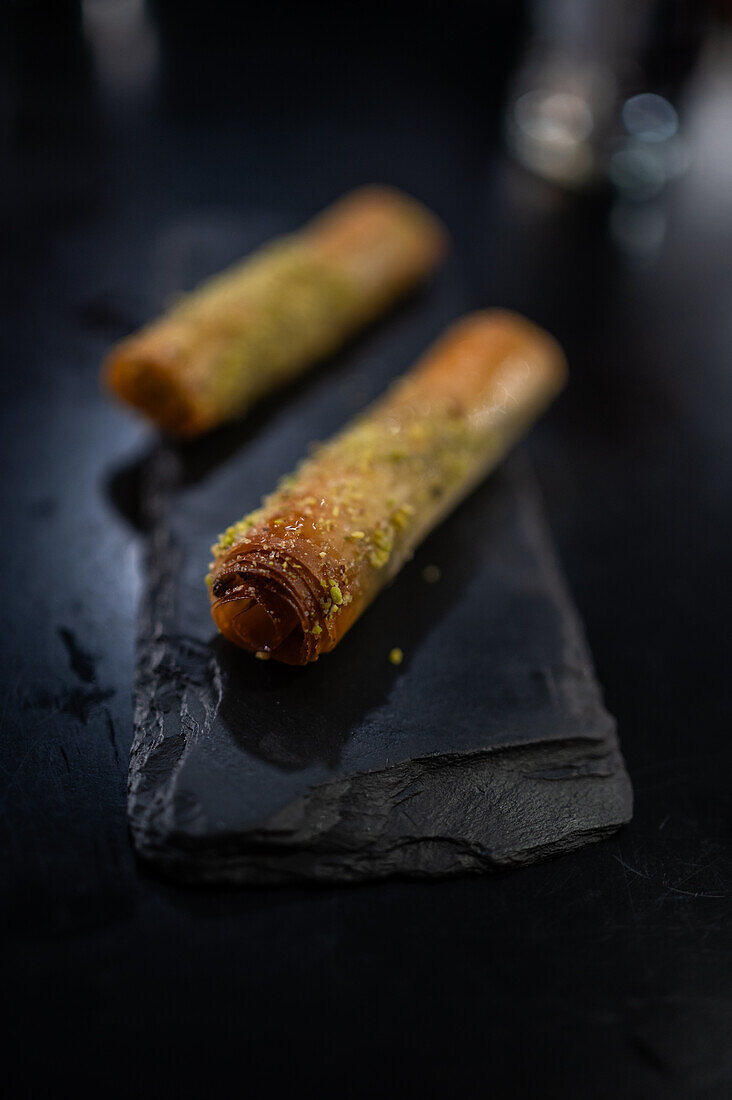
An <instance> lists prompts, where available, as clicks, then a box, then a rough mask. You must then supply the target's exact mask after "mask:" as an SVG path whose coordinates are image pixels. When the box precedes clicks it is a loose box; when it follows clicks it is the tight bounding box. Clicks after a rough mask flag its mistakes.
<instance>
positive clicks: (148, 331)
mask: <svg viewBox="0 0 732 1100" xmlns="http://www.w3.org/2000/svg"><path fill="white" fill-rule="evenodd" d="M444 246H445V237H444V233H443V230H442V228H441V226H440V225H439V224H438V222H437V220H436V218H434V217H433V215H432V214H431V213H430V212H429V211H428V210H426V209H425V208H424V207H423V206H422V205H421V204H420V203H418V202H416V201H415V200H414V199H410V198H408V197H407V196H406V195H402V194H400V192H398V191H395V190H392V189H390V188H386V187H364V188H360V189H359V190H357V191H354V192H352V193H351V194H349V195H346V196H345V198H343V199H341V200H340V201H339V202H337V203H334V205H333V206H331V207H329V208H328V209H327V210H326V211H325V212H324V213H322V214H321V215H320V216H319V217H317V218H314V219H313V220H312V221H311V222H309V223H308V225H306V226H305V227H304V229H302V230H300V232H298V233H293V234H290V235H289V236H284V237H280V238H277V239H276V240H275V241H273V242H271V243H270V244H268V245H266V246H265V247H264V248H261V249H259V250H258V251H257V252H255V253H254V254H253V255H252V256H250V257H248V258H247V259H245V260H243V261H242V262H241V263H239V264H236V265H235V266H234V267H231V268H229V269H228V270H227V271H225V272H224V273H223V274H221V275H218V276H217V277H215V278H213V279H209V280H208V281H207V282H205V283H204V284H203V285H201V286H199V287H198V289H196V290H195V291H193V292H192V293H191V294H188V295H186V296H185V297H183V298H182V300H180V301H179V302H178V303H177V304H175V305H174V306H173V307H172V308H171V309H170V310H168V312H167V313H166V314H165V315H164V316H163V317H161V318H159V319H158V320H156V321H153V322H152V323H151V324H149V325H147V326H146V327H145V328H143V329H141V330H140V331H139V332H137V333H135V334H133V335H132V336H130V337H128V338H127V339H126V340H123V341H122V342H121V343H120V344H118V345H117V347H116V348H114V350H113V351H112V352H111V354H110V356H109V358H108V360H107V363H106V367H105V374H106V379H107V382H108V384H109V386H110V388H111V389H112V390H113V391H114V392H115V393H116V394H117V396H118V397H120V398H122V400H123V401H126V402H127V403H128V404H130V405H132V406H134V407H135V408H136V409H138V410H139V411H140V412H142V413H144V414H145V415H146V416H148V417H150V419H152V420H154V421H155V422H156V423H158V424H159V425H160V426H161V427H162V428H164V429H165V430H166V431H169V432H171V433H173V434H174V435H180V436H195V435H198V434H200V433H201V432H205V431H207V430H208V429H209V428H212V427H213V426H215V425H216V424H220V423H222V422H223V421H227V420H232V419H235V418H237V417H239V416H242V415H243V414H244V413H245V412H247V411H248V409H249V408H250V407H251V405H252V404H253V403H254V402H255V401H256V400H257V399H258V398H259V397H261V396H262V395H263V394H265V393H267V392H269V391H271V390H273V389H275V388H276V387H277V386H279V385H281V384H282V383H284V382H285V381H286V380H287V379H289V378H292V377H294V376H295V375H297V374H300V373H301V372H302V371H304V370H305V369H306V368H307V367H309V366H311V365H312V364H313V363H315V362H316V361H317V360H319V359H322V358H323V357H324V356H326V355H328V354H329V353H330V352H332V351H334V350H335V349H336V348H338V347H340V346H341V345H342V344H343V343H344V342H345V340H346V339H347V338H348V337H349V336H351V335H352V334H353V333H354V332H356V331H357V330H358V329H359V328H361V327H362V326H364V325H365V324H367V323H368V322H369V321H372V320H373V319H374V318H375V317H377V316H378V315H379V314H380V313H382V312H383V311H384V310H385V309H386V308H388V307H389V306H390V305H392V304H393V303H394V301H396V300H397V299H398V298H399V297H400V296H401V295H403V294H404V293H405V292H406V291H407V290H409V289H410V288H411V287H413V286H414V285H416V284H417V283H419V282H420V281H422V280H423V279H424V278H425V277H426V276H427V275H428V274H429V273H430V272H431V271H432V270H433V269H434V268H435V266H436V265H437V263H438V261H439V260H440V258H441V256H442V254H443V252H444Z"/></svg>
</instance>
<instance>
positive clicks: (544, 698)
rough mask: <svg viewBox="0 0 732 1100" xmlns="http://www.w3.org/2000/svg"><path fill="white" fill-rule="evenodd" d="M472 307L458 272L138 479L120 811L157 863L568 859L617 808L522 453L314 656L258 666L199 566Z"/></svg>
mask: <svg viewBox="0 0 732 1100" xmlns="http://www.w3.org/2000/svg"><path fill="white" fill-rule="evenodd" d="M265 221H266V223H267V230H268V231H270V232H271V226H272V220H266V219H265ZM260 235H264V234H262V233H261V230H260ZM256 237H257V234H256V233H254V234H252V233H251V232H249V231H248V230H247V228H246V227H241V226H236V224H231V223H228V222H226V221H223V222H220V223H216V224H215V225H214V226H211V225H208V226H206V225H204V226H201V225H200V224H199V225H197V226H195V227H193V228H192V229H191V228H188V227H185V226H183V227H181V229H180V231H179V238H178V239H177V240H175V241H173V246H172V247H171V241H170V240H168V239H166V241H165V242H164V248H163V249H160V248H159V249H158V255H160V254H161V252H162V255H163V257H164V260H163V263H162V267H161V270H162V271H163V273H165V271H166V263H165V256H166V255H167V256H168V258H170V256H171V255H172V256H173V257H174V260H173V263H172V267H170V268H169V272H168V280H169V283H170V284H171V285H166V277H165V274H164V277H163V279H162V286H163V289H164V290H165V291H166V292H169V291H170V290H173V289H176V287H175V285H174V284H175V282H176V281H177V282H178V285H179V286H183V285H190V284H191V283H192V282H193V281H195V279H196V278H198V277H200V275H201V274H202V273H203V272H202V271H201V267H203V270H204V271H205V270H206V269H209V270H215V269H216V268H217V267H219V266H221V265H222V263H224V262H226V261H227V260H228V259H229V258H231V255H236V254H237V251H244V248H245V246H246V244H247V243H249V244H250V243H252V241H253V240H254V239H256ZM237 244H238V248H237ZM182 257H183V258H184V259H186V260H187V266H186V264H185V263H183V264H182V263H181V258H182ZM191 267H192V268H193V269H194V270H193V271H191ZM467 304H468V295H467V293H466V289H465V286H464V284H463V282H462V280H461V278H460V273H459V271H458V269H457V268H456V266H455V265H454V264H452V265H449V266H448V268H447V269H446V271H445V272H444V273H443V274H442V275H441V276H440V277H439V278H438V279H437V280H436V281H435V283H434V284H433V286H432V287H431V288H429V289H428V290H426V291H425V292H423V293H422V294H421V295H420V296H418V297H417V298H415V299H414V300H413V301H412V302H410V303H408V304H407V305H406V306H405V307H403V309H402V310H400V311H399V312H398V313H397V314H395V315H394V316H392V318H390V319H388V320H387V321H385V322H384V323H383V324H382V325H380V326H378V327H376V328H375V329H374V330H372V331H371V332H370V333H369V334H367V335H366V336H365V337H364V338H363V339H362V340H360V341H359V342H358V343H357V344H355V345H354V346H352V347H351V348H350V349H348V350H347V351H346V352H344V353H343V354H342V355H341V356H339V357H337V360H336V361H334V362H331V363H330V364H327V365H325V366H324V367H323V368H322V369H321V370H320V371H318V372H317V373H316V374H314V375H312V376H311V377H310V378H309V379H305V380H303V381H301V382H300V383H299V384H297V385H296V386H295V387H292V388H291V389H290V390H289V391H287V392H286V393H285V394H283V395H282V396H281V397H280V398H279V399H275V400H273V401H271V402H269V403H268V404H267V405H266V406H265V407H264V408H263V409H260V410H259V411H258V412H257V413H255V414H253V416H252V417H251V418H250V420H249V421H247V422H245V423H244V424H242V425H235V426H233V427H230V428H227V429H225V430H223V431H221V432H219V433H216V434H215V435H213V436H211V437H209V438H208V439H206V440H203V441H201V442H198V443H196V444H194V445H190V446H186V447H175V446H173V445H166V444H160V445H159V446H158V447H156V448H155V449H154V450H153V451H152V453H151V454H150V455H149V456H148V457H147V459H146V460H145V462H144V463H143V464H142V466H141V470H138V471H137V472H138V475H139V474H140V473H141V475H142V476H141V477H139V478H138V480H139V482H140V483H141V484H142V493H141V501H140V506H141V508H140V511H141V515H142V519H143V520H144V521H145V522H146V523H147V525H148V533H147V538H148V553H147V586H146V593H145V596H144V600H143V606H142V613H141V624H140V641H139V660H138V676H137V685H136V730H135V740H134V744H133V748H132V755H131V769H130V784H129V801H128V809H129V817H130V824H131V829H132V834H133V837H134V841H135V844H136V847H137V850H138V852H139V854H140V855H141V856H142V857H144V858H145V859H147V860H151V861H153V862H154V863H155V864H156V865H157V866H158V867H159V868H160V869H161V870H163V871H165V872H167V873H169V874H173V875H175V876H177V877H180V878H184V879H188V880H191V881H207V882H222V881H231V882H252V883H253V882H259V883H279V882H293V881H298V880H300V881H301V880H320V881H356V880H361V879H367V878H373V877H381V876H388V875H395V874H405V875H415V876H428V875H448V874H455V873H460V872H466V871H482V870H486V869H488V868H491V867H497V866H506V865H520V864H524V863H528V862H531V861H533V860H536V859H539V858H542V857H544V856H548V855H551V854H554V853H557V852H562V851H568V850H571V849H572V848H576V847H578V846H580V845H582V844H584V843H587V842H588V841H591V840H597V839H600V838H601V837H603V836H605V835H607V834H608V833H610V832H611V831H613V830H614V829H616V828H617V827H618V826H619V825H621V824H622V823H623V822H625V821H627V820H628V819H629V818H630V815H631V806H632V795H631V789H630V783H629V780H628V777H627V774H626V771H625V767H624V764H623V761H622V757H621V756H620V753H619V750H618V745H617V740H616V735H615V729H614V723H613V720H612V719H611V718H610V716H609V715H608V714H607V712H606V711H605V710H604V708H603V705H602V701H601V697H600V692H599V688H598V685H597V682H596V679H595V676H594V673H593V670H592V665H591V660H590V657H589V653H588V650H587V646H586V644H585V642H584V640H583V635H582V629H581V626H580V623H579V621H578V618H577V615H576V612H575V610H574V608H573V606H572V603H571V600H570V598H569V596H568V594H567V592H566V589H565V586H564V584H563V581H562V579H561V576H560V573H559V571H558V568H557V565H556V563H555V560H554V555H553V551H552V547H551V543H550V540H549V538H548V535H547V532H546V530H545V527H544V524H543V521H542V516H541V506H540V503H539V500H538V495H537V490H536V487H535V484H534V481H533V476H532V473H531V469H530V466H529V463H528V461H527V459H526V458H525V456H524V455H522V454H518V455H516V456H514V457H512V458H511V459H510V460H509V462H508V463H506V465H505V466H504V467H503V468H502V469H501V470H500V471H498V472H497V473H496V474H495V475H494V476H493V477H491V478H490V479H489V480H488V482H487V483H486V484H485V485H483V486H482V487H481V488H480V489H479V490H478V491H477V492H476V493H474V494H473V496H472V497H471V498H470V499H469V500H468V501H466V502H465V503H464V504H463V505H462V506H461V507H460V508H459V509H458V511H457V512H456V513H455V514H454V515H453V516H452V517H451V518H450V519H449V520H448V521H447V522H446V523H445V524H443V526H442V527H441V528H440V529H438V530H437V531H436V532H434V533H433V535H432V536H431V537H430V538H429V539H428V540H427V542H426V543H425V544H424V545H423V546H422V547H421V548H420V549H419V551H418V553H417V554H416V556H415V559H414V560H413V561H412V562H410V563H409V564H408V565H407V566H406V567H405V569H404V570H403V571H402V573H401V574H400V576H399V577H398V578H397V579H396V581H395V582H394V584H393V585H392V586H391V588H390V589H388V590H387V591H386V592H385V593H383V594H382V595H381V597H380V598H379V599H378V600H377V602H376V603H375V604H374V605H373V607H372V608H370V609H369V610H368V612H367V613H366V614H365V615H364V616H363V618H362V620H361V621H360V622H359V623H358V624H357V625H356V626H355V627H354V628H353V629H352V631H351V632H350V633H349V634H348V635H347V636H346V638H345V639H344V641H343V643H342V644H341V645H340V646H339V647H338V648H337V649H336V650H335V651H334V652H333V653H332V654H329V655H327V656H326V657H325V658H323V659H321V661H319V662H318V663H317V664H316V665H314V666H310V667H308V668H305V669H292V668H288V667H285V666H280V665H278V664H276V663H275V662H270V663H263V662H259V661H255V660H253V658H252V657H251V656H250V655H248V654H246V653H243V652H241V651H239V650H237V649H236V648H235V647H233V646H231V645H229V643H227V642H225V641H223V639H221V638H219V637H218V636H217V635H216V633H215V630H214V628H213V624H212V621H211V618H210V614H209V606H208V597H207V592H206V589H205V587H204V585H203V574H204V572H205V568H206V563H207V561H208V558H209V547H210V544H211V543H212V542H213V541H214V538H215V536H216V534H217V532H218V531H219V530H221V529H223V528H224V527H225V526H227V525H228V524H229V523H230V522H232V521H233V519H235V518H236V517H237V516H238V515H240V514H243V513H245V512H246V511H248V510H249V509H250V508H251V507H253V506H254V505H255V504H256V503H257V501H258V499H259V497H260V496H261V494H262V493H263V492H265V491H267V490H268V489H269V488H270V487H271V486H272V485H273V484H274V482H275V480H276V479H277V477H279V476H280V475H281V474H282V473H284V472H285V471H286V470H288V469H290V468H291V467H292V466H293V465H294V463H295V462H296V461H297V459H298V458H299V457H300V455H301V454H303V453H304V452H305V450H306V448H307V446H308V444H309V443H310V442H312V440H313V439H316V438H320V439H322V438H325V437H327V436H328V435H329V434H330V433H331V432H332V431H334V430H335V429H336V428H338V427H339V425H340V424H341V423H342V422H343V421H344V420H345V419H347V418H348V417H349V416H350V415H352V414H353V413H354V412H356V411H357V409H359V408H360V407H362V406H363V404H364V403H365V402H366V401H368V400H370V399H371V398H372V397H373V396H374V395H375V394H376V393H378V392H380V391H381V389H383V387H384V385H385V384H386V383H387V382H388V380H389V379H390V378H391V377H393V376H394V375H396V374H397V373H399V372H401V371H402V370H403V369H405V368H406V367H407V366H408V365H409V364H410V363H411V362H412V361H413V359H414V358H415V357H416V355H417V354H418V353H419V351H420V350H421V349H422V348H423V347H424V346H425V345H426V344H427V343H428V342H429V341H430V340H431V339H432V338H433V337H434V336H435V335H436V334H437V333H438V332H439V331H440V329H441V328H442V327H443V326H444V325H445V324H446V323H447V322H449V321H450V320H451V319H452V318H453V317H455V316H456V315H457V314H459V313H460V312H463V311H464V310H465V309H466V307H467ZM123 481H124V478H121V479H120V482H121V483H122V482H123ZM427 564H430V565H437V566H439V568H440V570H441V579H440V580H439V582H438V583H436V584H428V583H426V582H425V580H424V579H423V577H422V570H423V568H424V566H425V565H427ZM393 646H399V647H401V648H402V649H403V651H404V654H405V659H404V663H403V664H402V665H401V666H400V667H399V668H394V667H393V666H392V665H391V664H390V663H389V661H388V653H389V650H390V649H391V648H392V647H393Z"/></svg>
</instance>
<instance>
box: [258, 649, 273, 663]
mask: <svg viewBox="0 0 732 1100" xmlns="http://www.w3.org/2000/svg"><path fill="white" fill-rule="evenodd" d="M254 656H255V657H256V658H257V660H258V661H268V660H269V658H270V654H269V653H268V652H267V650H266V649H258V650H257V652H256V653H255V654H254Z"/></svg>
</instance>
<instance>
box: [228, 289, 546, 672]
mask: <svg viewBox="0 0 732 1100" xmlns="http://www.w3.org/2000/svg"><path fill="white" fill-rule="evenodd" d="M565 378H566V364H565V360H564V356H563V354H562V351H561V349H560V348H559V346H558V344H557V343H556V342H555V341H554V340H553V339H552V337H550V336H549V335H548V334H547V333H546V332H544V331H542V330H541V329H539V328H537V327H536V326H535V325H533V324H532V323H531V322H530V321H527V320H525V319H524V318H522V317H519V316H517V315H516V314H512V313H507V312H504V311H499V310H491V311H486V312H480V313H475V314H472V315H470V316H468V317H466V318H464V319H463V320H461V321H459V322H458V323H457V324H455V325H453V326H452V327H451V328H450V329H448V331H447V332H446V333H445V334H444V335H443V336H442V338H441V339H440V340H438V341H437V343H436V344H435V345H434V346H433V347H432V348H431V349H430V350H429V351H428V352H427V353H426V355H425V356H424V357H423V358H422V359H421V360H420V361H419V362H418V363H417V365H416V366H415V367H414V368H413V369H412V370H411V371H410V372H409V373H408V374H406V375H405V376H404V377H402V378H401V379H400V380H399V381H398V382H396V383H395V384H394V385H393V386H392V387H391V389H390V390H388V391H387V393H386V394H385V395H384V396H383V397H382V398H381V399H380V400H378V401H377V402H376V403H375V404H374V405H372V406H371V407H370V408H369V409H368V410H367V411H366V412H365V413H363V414H362V415H361V416H359V417H358V418H357V419H356V420H355V421H354V422H353V423H351V424H350V425H349V426H348V427H346V428H345V430H344V431H342V432H341V433H340V434H339V435H337V436H335V438H334V439H332V440H331V441H330V442H328V443H325V444H322V445H320V446H319V447H318V448H317V449H316V450H315V451H314V453H313V454H312V455H311V457H309V458H307V459H306V460H305V461H304V462H302V464H301V465H300V466H299V467H298V469H297V470H296V471H295V472H294V473H293V474H291V475H289V476H288V477H286V478H284V479H283V481H282V482H281V483H280V485H279V487H278V488H277V490H276V491H275V492H274V493H272V495H271V496H268V497H267V498H266V499H265V500H264V503H263V504H262V506H261V508H258V509H257V510H256V511H254V512H252V513H250V514H249V515H248V516H246V517H245V518H244V519H242V520H241V521H240V522H238V523H236V524H234V526H233V527H230V528H229V529H228V530H227V531H226V532H224V534H223V535H221V536H220V538H219V541H218V543H217V544H216V545H215V546H214V547H213V554H214V560H213V562H211V565H210V572H209V574H208V578H207V580H208V584H209V586H210V592H211V601H212V608H211V611H212V615H213V618H214V621H215V623H216V625H217V627H218V628H219V630H220V631H221V633H222V634H224V635H225V636H226V637H227V638H229V639H231V641H233V642H236V643H237V645H240V646H242V647H243V648H244V649H248V650H250V651H251V652H253V653H256V654H258V655H259V656H271V657H274V658H276V659H277V660H279V661H284V662H285V663H287V664H293V665H304V664H307V663H308V662H309V661H315V660H317V659H318V657H320V655H321V654H322V653H327V652H328V650H330V649H333V647H334V646H335V645H336V644H337V643H338V642H339V641H340V639H341V638H342V637H343V635H344V634H345V633H346V631H347V630H348V629H349V627H350V626H352V624H353V623H354V622H355V621H356V619H357V618H358V617H359V615H360V614H361V613H362V611H363V610H364V608H366V607H367V606H368V604H369V603H370V602H371V601H372V600H373V599H374V597H375V596H376V594H377V593H378V592H379V590H380V589H381V588H383V587H384V585H385V584H386V583H387V582H388V581H390V580H391V579H392V578H393V577H394V576H395V574H396V573H397V572H398V571H399V569H401V567H402V565H403V564H404V562H405V561H406V560H407V559H408V558H409V557H410V556H411V555H412V553H413V551H414V549H415V547H416V546H417V545H418V544H419V543H420V542H421V541H422V539H424V537H425V536H426V535H427V533H428V532H429V531H430V530H431V529H432V528H433V527H435V526H436V524H438V523H439V522H440V520H441V519H442V518H443V517H444V516H446V515H447V514H448V513H449V512H450V511H451V510H452V509H453V508H454V507H455V505H456V504H457V503H458V501H460V500H461V499H462V498H463V497H464V496H465V495H466V494H467V493H469V492H470V490H471V489H472V488H473V487H474V486H475V485H477V483H478V482H479V481H481V479H482V478H484V477H485V476H486V474H487V473H488V471H489V470H491V469H492V468H493V467H494V466H495V465H496V464H497V463H498V462H499V461H500V459H501V458H502V457H503V455H505V453H506V451H507V450H508V449H509V448H510V447H511V445H512V444H513V443H514V442H515V440H516V439H517V438H518V437H519V436H520V435H521V434H522V433H523V432H525V431H526V429H527V428H528V427H529V426H530V425H531V424H532V422H533V421H534V420H535V419H536V417H537V416H538V415H539V414H540V413H541V412H542V411H543V409H544V408H545V407H546V406H547V405H548V404H549V402H550V401H551V400H552V399H553V397H554V396H555V395H556V394H557V393H558V391H559V390H560V389H561V387H562V386H563V384H564V382H565Z"/></svg>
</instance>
